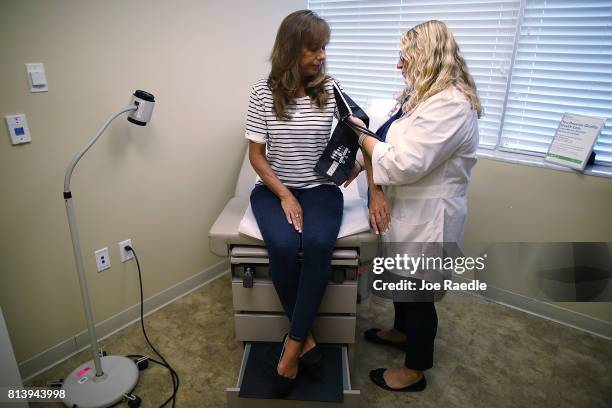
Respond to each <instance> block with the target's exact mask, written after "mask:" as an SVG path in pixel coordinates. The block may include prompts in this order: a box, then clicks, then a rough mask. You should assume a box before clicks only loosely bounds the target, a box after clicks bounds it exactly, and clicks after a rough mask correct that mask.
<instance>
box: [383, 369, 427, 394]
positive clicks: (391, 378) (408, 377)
mask: <svg viewBox="0 0 612 408" xmlns="http://www.w3.org/2000/svg"><path fill="white" fill-rule="evenodd" d="M383 378H384V379H385V382H386V383H387V385H388V386H389V387H391V388H396V389H399V388H404V387H408V386H409V385H412V384H414V383H416V382H418V381H419V380H420V379H421V378H423V373H422V372H421V371H416V370H412V369H410V368H407V367H398V368H387V370H386V371H385V373H384V374H383Z"/></svg>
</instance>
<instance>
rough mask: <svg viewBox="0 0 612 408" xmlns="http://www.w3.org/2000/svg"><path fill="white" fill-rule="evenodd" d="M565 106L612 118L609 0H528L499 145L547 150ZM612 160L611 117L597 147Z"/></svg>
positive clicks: (601, 159) (604, 160) (605, 160)
mask: <svg viewBox="0 0 612 408" xmlns="http://www.w3.org/2000/svg"><path fill="white" fill-rule="evenodd" d="M564 112H571V113H577V114H583V115H589V116H598V117H603V118H612V1H610V0H526V2H525V5H524V15H523V19H522V23H521V28H520V35H519V41H518V45H517V51H516V56H515V61H514V66H513V68H512V77H511V85H510V90H509V95H508V101H507V108H506V113H505V117H504V123H503V131H502V136H501V140H500V147H502V148H506V149H510V150H517V151H521V152H528V153H532V154H533V153H535V154H541V155H543V154H544V153H545V152H546V151H547V150H548V146H549V144H550V142H551V140H552V138H553V136H554V134H555V131H556V129H557V127H558V125H559V121H560V119H561V117H562V116H563V113H564ZM595 152H596V163H598V164H603V165H612V119H608V120H607V122H606V125H605V127H604V129H603V131H602V134H601V135H600V137H599V139H598V142H597V144H596V145H595Z"/></svg>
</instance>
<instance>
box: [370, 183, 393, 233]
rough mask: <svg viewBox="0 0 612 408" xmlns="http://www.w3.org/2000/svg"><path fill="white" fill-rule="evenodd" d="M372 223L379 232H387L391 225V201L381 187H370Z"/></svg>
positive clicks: (375, 230)
mask: <svg viewBox="0 0 612 408" xmlns="http://www.w3.org/2000/svg"><path fill="white" fill-rule="evenodd" d="M370 224H371V225H372V228H373V229H374V232H376V233H377V234H385V233H386V232H387V231H388V230H389V226H390V225H391V213H390V211H389V203H388V202H387V199H386V198H385V194H384V193H383V191H382V189H381V188H380V187H377V188H373V189H370Z"/></svg>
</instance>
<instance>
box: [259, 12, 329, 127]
mask: <svg viewBox="0 0 612 408" xmlns="http://www.w3.org/2000/svg"><path fill="white" fill-rule="evenodd" d="M329 37H330V28H329V25H328V24H327V22H326V21H325V20H323V19H322V18H321V17H319V16H318V15H317V14H316V13H314V12H313V11H311V10H299V11H296V12H293V13H291V14H289V15H288V16H287V17H285V19H284V20H283V22H282V23H281V25H280V27H279V28H278V32H277V33H276V40H275V41H274V47H273V48H272V55H271V56H270V62H271V63H272V69H271V70H270V75H268V86H269V87H270V89H271V90H272V98H273V100H274V113H276V117H277V118H279V119H290V118H291V117H290V116H289V114H288V112H287V105H289V104H290V103H291V102H292V101H293V100H294V98H295V93H296V91H297V90H298V88H299V87H300V85H301V84H302V74H301V73H300V58H301V56H302V49H303V48H307V49H309V50H313V49H318V48H320V47H321V46H323V45H325V44H327V43H328V42H329ZM326 80H327V76H326V75H325V62H323V64H322V65H321V68H320V69H319V71H318V72H317V74H316V75H314V76H313V77H310V78H308V81H307V82H306V83H305V84H304V90H305V92H306V95H308V96H310V98H311V99H312V100H313V101H314V102H315V104H316V105H317V107H318V108H319V109H323V107H324V106H325V104H326V103H327V99H328V97H329V94H328V93H327V92H326V91H325V82H326Z"/></svg>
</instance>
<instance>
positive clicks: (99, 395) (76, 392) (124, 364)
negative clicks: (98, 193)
mask: <svg viewBox="0 0 612 408" xmlns="http://www.w3.org/2000/svg"><path fill="white" fill-rule="evenodd" d="M137 109H138V106H137V105H130V106H128V107H127V108H124V109H122V110H120V111H117V112H115V113H113V114H112V115H111V116H110V117H109V118H108V119H107V121H106V122H105V123H104V125H102V127H100V129H99V130H98V133H96V136H95V137H94V138H93V139H92V140H91V141H90V142H89V143H88V144H87V145H85V146H84V147H83V148H82V149H81V150H80V151H79V152H78V153H77V154H76V155H75V156H74V157H73V159H72V161H71V162H70V164H69V165H68V168H67V169H66V175H65V178H64V201H65V202H66V213H67V215H68V225H69V227H70V237H71V239H72V249H73V252H74V262H75V264H76V269H77V273H78V276H79V284H80V287H81V298H82V300H83V307H84V309H85V318H86V320H87V331H88V333H89V342H90V344H91V353H92V357H93V359H92V360H90V361H88V362H87V363H85V364H82V365H80V366H79V367H77V368H76V369H74V370H73V371H72V372H71V373H70V375H69V376H68V377H67V378H65V379H64V382H63V384H62V389H63V390H66V397H65V398H64V399H63V400H62V402H63V403H64V404H65V405H66V406H68V407H74V406H77V407H79V408H86V407H91V408H97V407H109V406H111V405H114V404H116V403H117V402H119V401H121V400H122V399H123V398H124V395H125V394H128V393H129V392H131V391H132V390H133V389H134V387H136V384H137V383H138V367H137V366H136V364H135V363H134V362H133V361H132V360H131V359H129V358H127V357H123V356H104V357H101V356H100V350H99V347H98V339H97V337H96V332H95V325H94V319H93V312H92V308H91V302H90V299H89V291H88V288H87V278H86V276H85V266H84V263H83V253H82V252H81V245H80V242H79V232H78V229H77V224H76V217H75V213H74V206H73V204H72V191H71V190H70V181H71V178H72V172H73V170H74V168H75V166H76V165H77V163H78V162H79V160H80V159H81V157H83V155H84V154H85V153H86V152H87V151H88V150H89V149H90V148H91V146H93V145H94V143H95V142H96V141H97V140H98V139H99V138H100V136H101V135H102V133H103V132H104V130H106V128H107V127H108V125H109V124H110V123H111V122H112V121H113V120H114V119H115V118H116V117H117V116H119V115H121V114H123V113H125V112H130V111H135V110H137Z"/></svg>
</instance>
